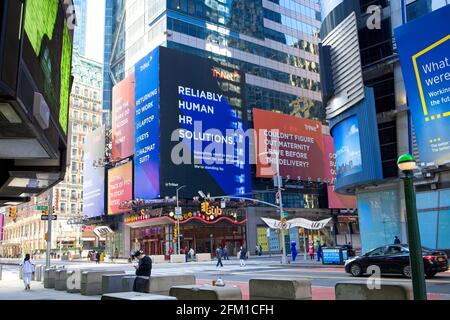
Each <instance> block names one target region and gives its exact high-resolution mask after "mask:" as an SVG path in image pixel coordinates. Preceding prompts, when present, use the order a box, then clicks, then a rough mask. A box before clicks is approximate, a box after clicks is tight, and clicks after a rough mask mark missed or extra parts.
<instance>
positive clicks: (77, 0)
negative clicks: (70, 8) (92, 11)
mask: <svg viewBox="0 0 450 320" xmlns="http://www.w3.org/2000/svg"><path fill="white" fill-rule="evenodd" d="M73 3H74V6H75V13H76V17H77V26H76V27H75V30H74V35H73V47H74V49H75V50H78V53H79V54H80V55H81V56H84V55H85V54H86V25H87V0H74V1H73Z"/></svg>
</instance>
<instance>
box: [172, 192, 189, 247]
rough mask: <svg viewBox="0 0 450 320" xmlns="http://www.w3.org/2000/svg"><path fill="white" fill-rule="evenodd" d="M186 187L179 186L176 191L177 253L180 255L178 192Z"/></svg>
mask: <svg viewBox="0 0 450 320" xmlns="http://www.w3.org/2000/svg"><path fill="white" fill-rule="evenodd" d="M185 187H186V186H181V187H179V188H178V189H177V207H176V209H175V215H176V218H177V231H178V232H177V249H178V250H177V252H178V254H180V218H181V208H180V207H179V206H178V191H180V190H181V189H183V188H185ZM172 199H173V198H172Z"/></svg>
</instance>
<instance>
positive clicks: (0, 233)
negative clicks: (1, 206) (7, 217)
mask: <svg viewBox="0 0 450 320" xmlns="http://www.w3.org/2000/svg"><path fill="white" fill-rule="evenodd" d="M2 240H3V213H0V241H2Z"/></svg>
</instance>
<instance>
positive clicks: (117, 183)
mask: <svg viewBox="0 0 450 320" xmlns="http://www.w3.org/2000/svg"><path fill="white" fill-rule="evenodd" d="M132 199H133V163H132V162H131V161H130V162H127V163H126V164H124V165H121V166H120V167H115V168H113V169H109V171H108V214H117V213H121V212H124V211H128V209H124V208H125V207H126V206H124V205H123V202H125V201H129V200H132Z"/></svg>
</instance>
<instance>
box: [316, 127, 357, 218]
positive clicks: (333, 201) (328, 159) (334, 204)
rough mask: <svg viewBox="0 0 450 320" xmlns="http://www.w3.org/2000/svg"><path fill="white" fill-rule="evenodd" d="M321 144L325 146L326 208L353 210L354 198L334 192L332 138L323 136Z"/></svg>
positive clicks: (334, 175)
mask: <svg viewBox="0 0 450 320" xmlns="http://www.w3.org/2000/svg"><path fill="white" fill-rule="evenodd" d="M323 142H324V146H325V175H326V179H325V182H327V184H328V185H327V194H328V208H330V209H355V208H356V196H347V195H341V194H338V193H337V192H336V191H335V190H334V183H335V182H336V153H335V150H334V141H333V137H332V136H330V135H328V134H324V135H323Z"/></svg>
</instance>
